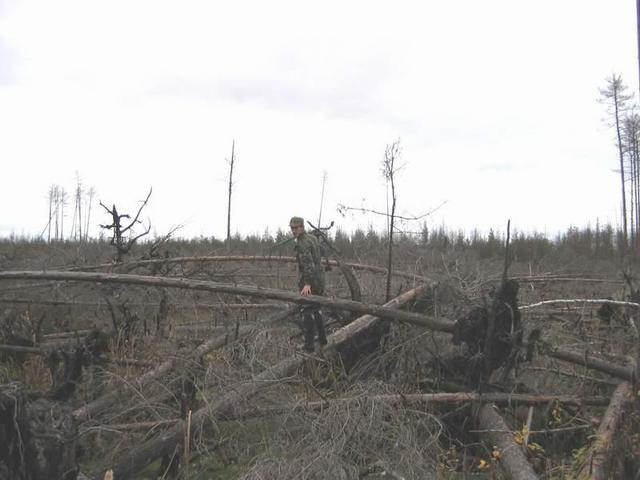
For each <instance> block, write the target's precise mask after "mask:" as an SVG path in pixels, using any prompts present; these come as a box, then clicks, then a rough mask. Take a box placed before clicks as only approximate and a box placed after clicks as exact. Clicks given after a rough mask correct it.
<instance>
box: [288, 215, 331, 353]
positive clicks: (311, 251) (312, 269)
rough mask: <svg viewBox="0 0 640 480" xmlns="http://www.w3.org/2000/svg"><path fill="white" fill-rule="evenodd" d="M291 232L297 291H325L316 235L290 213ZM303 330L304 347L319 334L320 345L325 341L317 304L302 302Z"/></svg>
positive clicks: (310, 345) (309, 350)
mask: <svg viewBox="0 0 640 480" xmlns="http://www.w3.org/2000/svg"><path fill="white" fill-rule="evenodd" d="M289 226H290V227H291V233H293V236H294V238H295V239H296V246H295V252H296V260H297V261H298V287H299V288H300V295H303V296H307V295H323V294H324V269H323V268H322V264H321V263H320V258H321V257H320V244H319V242H318V239H317V238H316V237H315V236H313V235H311V234H309V233H307V232H306V231H305V229H304V219H303V218H302V217H292V218H291V220H290V221H289ZM300 313H301V315H302V332H303V333H304V349H305V350H306V351H308V352H313V345H314V344H313V341H314V338H315V336H316V333H317V334H318V342H319V343H320V345H326V344H327V335H326V332H325V328H324V321H323V320H322V314H321V313H320V307H319V306H317V305H303V306H302V307H301V309H300Z"/></svg>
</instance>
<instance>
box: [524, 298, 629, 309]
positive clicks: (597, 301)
mask: <svg viewBox="0 0 640 480" xmlns="http://www.w3.org/2000/svg"><path fill="white" fill-rule="evenodd" d="M576 303H577V304H580V305H583V304H585V305H586V304H594V305H600V304H603V303H610V304H611V305H621V306H624V307H634V308H640V303H635V302H623V301H621V300H611V299H607V298H567V299H556V300H544V301H542V302H537V303H532V304H530V305H521V306H520V310H528V309H530V308H536V307H540V306H542V305H557V304H561V305H571V304H576Z"/></svg>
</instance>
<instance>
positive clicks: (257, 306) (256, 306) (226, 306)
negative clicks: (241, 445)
mask: <svg viewBox="0 0 640 480" xmlns="http://www.w3.org/2000/svg"><path fill="white" fill-rule="evenodd" d="M0 303H11V304H17V305H20V304H26V305H48V306H54V307H62V306H64V307H108V306H109V304H108V303H107V302H74V301H66V300H65V301H63V300H60V301H57V300H35V299H28V298H0ZM127 306H129V307H154V308H157V307H158V302H128V303H127ZM170 307H171V308H173V309H193V308H201V309H209V310H262V309H276V308H286V305H284V304H281V303H193V304H185V303H172V304H171V305H170ZM89 331H91V330H78V332H79V333H80V332H89ZM62 334H75V332H60V333H49V334H46V335H43V337H47V336H53V335H62Z"/></svg>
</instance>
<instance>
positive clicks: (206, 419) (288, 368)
mask: <svg viewBox="0 0 640 480" xmlns="http://www.w3.org/2000/svg"><path fill="white" fill-rule="evenodd" d="M424 288H426V287H424V286H423V287H418V288H415V289H413V290H410V291H409V292H406V293H404V294H402V295H400V296H399V297H396V298H394V299H392V300H391V301H389V302H387V303H386V304H385V305H384V307H385V308H387V309H393V308H399V307H401V306H402V305H404V304H406V303H407V302H409V301H411V300H413V299H414V298H415V297H416V294H418V293H420V292H421V291H422V290H423V289H424ZM378 322H380V319H379V318H377V317H374V316H372V315H364V316H362V317H359V318H358V319H356V320H355V321H353V322H352V323H350V324H349V325H347V326H345V327H343V328H342V329H340V330H338V331H337V332H335V333H334V334H333V335H330V336H329V338H328V341H329V343H328V344H327V346H326V347H325V349H330V350H335V349H336V348H339V347H340V346H341V345H342V344H344V343H345V342H347V341H348V340H349V339H350V338H351V337H353V336H355V335H358V334H359V333H361V332H363V331H365V330H367V329H369V328H372V327H373V326H375V325H376V324H377V323H378ZM304 358H305V357H304V356H303V355H301V354H296V355H294V356H293V357H289V358H287V359H285V360H283V361H281V362H280V363H278V364H276V365H273V366H272V367H270V368H268V369H267V370H265V371H264V372H262V373H261V374H259V375H258V376H256V377H255V378H254V379H252V380H250V381H248V382H245V383H243V384H241V385H239V386H237V387H236V388H234V389H233V391H230V392H228V393H226V394H224V395H222V397H221V398H219V399H218V400H217V401H216V402H214V403H213V402H212V403H211V404H209V405H207V406H205V407H203V408H201V409H200V410H198V411H196V412H194V413H193V415H192V416H191V435H192V436H194V437H198V436H200V435H201V434H202V433H203V431H204V430H206V429H207V428H209V427H210V426H211V425H213V422H215V421H217V420H221V419H224V418H225V417H226V416H228V415H231V414H232V412H234V411H236V409H238V408H240V407H241V406H242V405H243V404H244V402H245V401H246V400H247V399H249V398H250V397H251V396H253V395H255V394H256V393H258V392H259V391H260V390H262V389H264V388H266V387H269V386H271V385H274V384H277V383H279V382H281V381H282V379H283V378H286V377H290V376H291V375H293V374H294V373H295V372H296V371H297V370H298V368H299V367H300V366H301V365H302V362H303V360H304ZM183 424H184V421H182V420H181V421H180V422H179V423H177V424H176V425H174V426H173V427H172V428H170V429H169V430H167V431H166V432H165V433H163V434H162V435H159V436H156V437H154V438H152V439H150V440H148V441H146V442H144V443H143V444H142V445H139V446H138V447H136V448H133V449H130V450H127V451H126V452H123V454H122V455H121V457H120V460H119V461H118V463H117V464H115V465H113V466H109V467H107V468H104V469H102V470H100V471H99V472H98V473H97V474H96V475H95V478H96V479H97V480H98V479H99V480H102V479H103V477H104V473H105V471H107V470H109V469H113V473H114V477H115V478H118V479H126V478H130V477H131V476H132V475H133V474H134V473H136V472H138V471H140V470H141V469H142V468H144V467H145V466H146V465H147V464H148V463H150V462H152V461H153V460H154V459H156V458H158V457H160V456H163V455H171V454H173V453H174V452H175V451H176V450H179V449H180V448H181V444H182V442H183V440H184V427H183Z"/></svg>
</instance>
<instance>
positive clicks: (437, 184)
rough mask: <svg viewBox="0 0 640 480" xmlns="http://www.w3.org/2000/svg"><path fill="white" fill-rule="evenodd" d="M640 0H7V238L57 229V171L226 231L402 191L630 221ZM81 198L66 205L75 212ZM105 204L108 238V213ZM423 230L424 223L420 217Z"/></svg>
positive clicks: (423, 203)
mask: <svg viewBox="0 0 640 480" xmlns="http://www.w3.org/2000/svg"><path fill="white" fill-rule="evenodd" d="M635 3H636V2H635V1H634V0H606V1H605V0H598V1H596V0H561V1H558V0H553V1H552V0H539V1H537V2H530V1H527V2H525V1H523V0H484V1H478V0H457V1H453V0H452V1H433V0H423V1H401V0H400V1H398V0H396V1H394V2H390V1H386V2H377V1H371V0H369V1H344V0H343V1H339V2H338V1H327V0H325V1H323V2H307V1H304V0H297V1H277V0H276V1H268V2H265V1H242V0H238V1H234V2H217V1H190V0H182V1H179V2H178V1H172V2H168V1H161V0H149V1H137V0H127V1H119V0H110V1H100V2H98V1H91V0H78V1H69V0H57V1H51V0H42V1H35V0H16V1H13V0H0V159H1V160H0V161H1V164H2V182H1V186H0V235H2V236H6V235H9V234H11V233H15V234H18V235H21V234H25V235H38V234H40V233H41V232H42V231H43V230H44V228H45V226H46V224H47V220H48V199H47V192H48V189H49V187H50V185H52V184H60V185H62V186H64V187H65V188H66V189H67V191H68V192H70V193H71V192H72V191H73V189H74V188H75V179H76V174H78V175H79V176H80V177H81V179H82V182H83V184H84V185H85V187H87V188H88V187H94V188H95V190H96V192H97V194H96V200H100V201H102V202H104V203H105V204H107V205H111V204H113V203H115V204H116V205H117V207H118V209H119V211H120V212H128V213H135V211H136V210H137V208H138V205H139V203H138V202H139V201H140V200H142V199H144V197H145V196H146V194H147V192H148V190H149V188H150V187H153V194H152V196H151V199H150V201H149V206H148V208H147V209H146V210H145V213H144V214H143V219H144V220H145V223H146V222H147V221H149V220H150V221H151V224H152V229H153V231H154V232H156V233H158V234H162V233H164V232H166V231H168V230H169V229H170V228H172V227H173V226H176V225H178V224H183V225H184V227H183V228H182V230H180V235H182V236H199V235H205V236H210V235H215V236H216V237H224V236H225V235H226V208H227V185H226V182H227V176H228V164H227V162H226V160H227V159H229V157H230V154H231V143H232V140H234V139H235V142H236V170H235V186H234V194H233V202H232V230H233V231H234V232H236V231H237V232H239V233H241V234H243V235H245V234H250V233H262V232H264V231H265V229H267V228H268V229H269V231H270V232H272V233H273V232H275V231H276V230H277V229H278V228H279V227H282V228H287V226H288V219H289V217H290V216H292V215H302V216H304V217H306V218H309V219H312V220H313V221H314V223H315V221H316V220H317V218H318V213H319V207H320V198H321V191H322V177H323V173H324V172H326V175H327V181H326V189H325V196H324V208H323V223H325V221H330V220H334V221H335V222H336V224H337V225H338V226H341V227H342V228H344V229H345V230H352V229H353V228H355V227H356V226H358V225H360V226H363V227H365V228H366V227H367V226H368V225H369V224H371V225H373V226H374V227H376V228H381V227H382V224H381V223H380V219H378V218H376V217H375V216H372V215H370V214H369V215H363V214H361V213H354V214H353V215H347V216H346V217H342V216H340V215H339V214H338V212H337V211H336V207H337V205H338V204H340V203H342V204H346V205H350V206H353V207H360V206H363V207H365V208H369V209H375V210H382V211H383V210H384V209H385V208H386V202H385V198H386V196H385V195H386V193H385V192H386V189H385V182H384V179H383V177H382V175H381V161H382V158H383V153H384V149H385V146H386V145H387V144H389V143H391V142H393V141H395V140H397V139H400V142H401V146H402V156H401V162H402V163H403V165H404V167H403V169H402V170H401V171H400V172H399V173H398V176H397V189H398V212H399V213H400V214H402V215H406V216H412V215H413V216H417V215H421V214H423V213H425V212H428V211H430V210H432V209H433V208H435V207H437V206H438V205H441V204H442V203H443V202H446V203H445V204H444V205H443V206H442V207H441V208H440V209H438V210H437V211H436V212H435V213H433V214H432V215H431V216H430V217H429V218H428V220H427V221H428V223H429V224H430V225H441V224H444V225H446V226H447V227H449V228H452V229H453V228H455V229H458V228H462V229H465V230H466V231H470V230H472V229H473V228H475V227H478V228H480V229H482V230H484V231H488V229H489V228H493V229H496V230H504V229H505V226H506V222H507V219H511V221H512V225H513V226H515V227H516V228H517V229H519V230H525V231H533V230H536V231H539V232H547V233H549V234H552V233H554V232H555V231H557V230H564V229H565V228H566V227H568V226H569V225H574V226H576V225H577V226H584V225H586V224H587V223H589V222H591V224H592V225H595V222H596V219H599V220H600V222H607V221H608V222H612V223H613V224H614V225H615V224H616V223H618V217H619V211H620V202H619V176H618V174H617V173H616V172H615V168H616V162H617V159H616V158H617V157H616V150H615V146H614V140H613V137H614V135H613V134H614V132H613V131H611V130H609V129H608V128H607V127H606V125H605V123H604V122H603V118H604V116H605V110H604V107H603V105H601V104H599V103H598V102H597V98H598V89H599V88H600V87H602V86H603V85H604V81H605V78H606V77H607V76H610V75H611V74H612V73H613V72H616V73H619V74H622V75H623V79H624V80H625V82H626V83H627V84H628V85H629V86H630V88H631V89H632V91H634V92H636V91H637V90H638V79H637V78H638V77H637V55H638V53H637V40H636V36H635V34H636V23H635V15H636V12H635ZM72 209H73V203H72V202H71V204H70V206H69V207H68V211H69V217H68V218H67V220H66V222H67V226H69V225H70V224H71V219H72ZM107 222H109V218H108V217H107V215H106V214H105V212H104V210H101V209H99V208H96V205H95V203H94V206H93V213H92V218H91V223H92V224H93V225H94V227H93V230H92V233H97V231H98V230H99V229H98V228H97V224H98V223H107ZM405 228H407V229H418V225H407V226H406V227H405Z"/></svg>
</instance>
